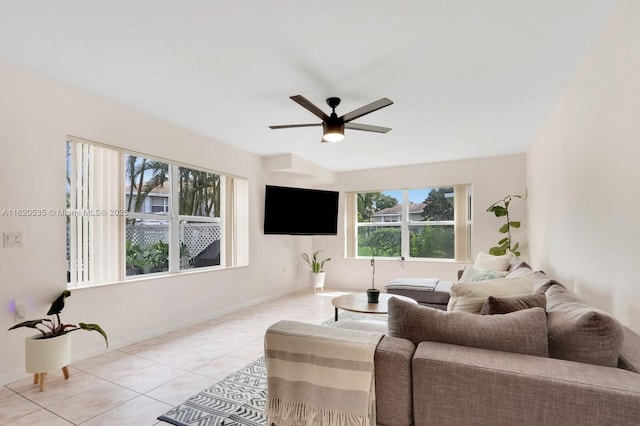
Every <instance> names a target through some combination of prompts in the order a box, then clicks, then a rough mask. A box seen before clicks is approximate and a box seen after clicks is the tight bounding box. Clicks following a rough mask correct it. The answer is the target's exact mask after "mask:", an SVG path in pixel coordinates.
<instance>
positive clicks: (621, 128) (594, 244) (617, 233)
mask: <svg viewBox="0 0 640 426" xmlns="http://www.w3.org/2000/svg"><path fill="white" fill-rule="evenodd" d="M639 22H640V2H638V1H636V0H621V1H620V2H619V3H618V5H617V7H616V9H615V11H614V13H613V14H612V16H611V18H610V20H609V21H608V23H607V24H606V26H605V28H604V29H603V32H602V34H601V36H600V38H599V39H598V41H597V43H596V44H595V45H594V47H593V48H592V49H591V51H590V52H589V55H588V57H587V58H586V60H585V62H584V64H583V65H582V66H581V67H580V69H579V70H578V72H577V75H576V78H575V80H574V81H573V83H572V84H571V86H570V87H569V88H568V90H567V91H566V93H565V94H564V96H563V97H562V99H561V100H560V101H559V102H558V104H557V106H556V108H555V109H554V111H553V113H552V114H551V116H550V117H549V119H548V122H547V123H546V125H545V126H544V127H543V129H542V131H541V132H540V134H539V136H538V138H537V140H536V142H535V144H534V145H533V146H532V148H531V149H530V150H529V153H528V156H527V170H528V182H529V198H530V199H529V204H528V208H529V212H528V216H529V220H530V226H529V232H530V235H531V236H530V241H531V259H532V261H533V263H534V264H535V265H538V266H540V267H541V268H542V269H545V270H546V271H547V273H550V274H552V275H554V276H556V277H558V278H559V279H560V280H561V281H562V282H563V283H565V284H567V285H568V286H569V287H573V289H574V290H575V291H576V292H577V293H578V294H580V295H581V296H582V297H583V298H584V299H585V300H586V301H588V302H590V303H592V304H594V305H596V306H598V307H600V308H602V309H604V310H606V311H608V312H610V313H613V314H614V315H615V316H616V317H617V318H619V319H620V320H621V321H622V322H623V323H625V324H627V325H629V326H631V328H633V329H634V330H635V331H640V281H639V280H638V276H637V274H638V268H637V264H638V261H639V260H640V214H639V212H640V167H639V166H640V25H638V23H639Z"/></svg>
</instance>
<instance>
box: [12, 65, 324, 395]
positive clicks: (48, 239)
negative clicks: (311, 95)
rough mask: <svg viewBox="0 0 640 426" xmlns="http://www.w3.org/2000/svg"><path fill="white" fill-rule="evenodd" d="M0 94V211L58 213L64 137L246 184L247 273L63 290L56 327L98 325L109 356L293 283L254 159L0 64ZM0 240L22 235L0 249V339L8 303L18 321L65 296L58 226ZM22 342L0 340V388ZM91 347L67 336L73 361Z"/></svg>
mask: <svg viewBox="0 0 640 426" xmlns="http://www.w3.org/2000/svg"><path fill="white" fill-rule="evenodd" d="M0 94H1V95H0V144H1V150H2V154H1V155H0V173H1V175H0V176H1V180H0V191H1V192H0V211H2V210H3V209H12V208H13V209H17V208H44V209H50V208H60V209H62V208H64V207H65V142H66V137H67V135H74V136H78V137H82V138H86V139H89V140H94V141H98V142H102V143H106V144H111V145H116V146H119V147H122V148H127V149H131V150H135V151H139V152H142V153H150V154H154V155H157V156H159V157H162V158H167V159H170V160H176V161H180V162H183V163H187V164H192V165H195V166H201V167H204V168H208V169H213V170H216V171H220V172H223V173H229V174H234V175H238V176H244V177H247V178H248V179H249V185H250V200H249V203H250V266H249V267H242V268H234V269H229V270H223V271H212V272H197V273H191V274H181V275H175V276H170V277H165V278H161V279H148V280H143V281H140V282H136V283H127V284H123V285H115V286H105V287H96V288H87V289H81V290H77V291H73V294H72V297H71V298H70V299H69V300H68V303H67V307H66V309H65V311H64V312H63V314H64V316H63V319H64V320H66V321H67V322H78V321H83V322H95V323H98V324H100V325H102V326H103V328H104V329H105V330H106V331H107V333H108V334H109V338H110V342H111V348H117V347H120V346H123V345H125V344H128V343H131V342H134V341H137V340H141V339H143V338H147V337H151V336H153V335H157V334H159V333H161V332H163V331H168V330H171V329H174V328H178V327H180V326H183V325H186V324H189V323H192V322H195V321H198V320H202V319H204V318H208V317H212V316H216V315H220V314H221V313H223V312H225V311H229V310H233V309H236V308H238V307H240V306H243V305H246V304H251V303H256V302H257V301H260V300H265V299H268V298H272V297H275V296H279V295H282V294H286V293H290V292H292V291H296V290H298V289H299V288H301V287H300V285H304V283H303V284H298V283H297V281H296V279H297V274H296V272H297V271H296V268H295V265H296V262H297V259H296V257H297V256H298V253H299V252H300V247H299V246H300V244H305V240H294V239H292V238H290V237H279V236H265V235H263V234H262V217H263V206H264V185H265V183H269V182H268V181H269V180H270V179H272V178H271V177H270V176H268V175H267V174H266V173H265V172H264V171H263V167H262V159H261V158H260V157H258V156H255V155H252V154H248V153H246V152H243V151H240V150H237V149H235V148H233V147H230V146H228V145H225V144H222V143H219V142H217V141H214V140H212V139H209V138H206V137H203V136H200V135H198V134H195V133H192V132H189V131H186V130H183V129H180V128H177V127H175V126H172V125H169V124H167V123H164V122H162V121H159V120H157V119H153V118H151V117H149V116H146V115H144V114H141V113H139V112H136V111H133V110H130V109H128V108H124V107H122V106H118V105H115V104H113V103H110V102H106V101H104V100H101V99H98V98H96V97H94V96H91V95H88V94H86V93H83V92H80V91H77V90H73V89H70V88H68V87H65V86H62V85H60V84H57V83H55V82H53V81H49V80H45V79H42V78H39V77H37V76H34V75H32V74H30V73H28V72H25V71H22V70H19V69H16V68H14V67H12V66H9V65H7V64H3V63H0ZM285 182H286V180H285ZM8 231H20V232H23V233H24V241H25V244H24V247H23V248H2V247H0V271H1V272H0V274H1V278H0V330H7V328H9V327H10V326H11V325H13V324H14V323H15V322H14V315H13V312H12V310H11V309H12V301H13V300H14V299H15V298H24V299H26V300H27V302H28V307H29V315H28V317H29V319H32V318H42V317H44V316H45V315H44V314H45V313H46V311H47V309H48V307H49V305H50V302H51V301H52V300H53V299H54V298H55V296H57V295H58V294H59V293H60V292H61V291H62V290H63V289H64V288H65V287H66V261H65V250H64V247H65V238H66V236H65V219H64V217H51V216H48V217H11V216H0V232H8ZM307 244H310V242H308V243H307ZM328 315H330V313H328ZM31 334H34V333H33V330H27V329H21V330H15V331H11V332H6V331H2V332H0V383H8V382H10V381H12V380H15V379H18V378H19V377H22V375H23V374H24V361H23V356H24V355H23V353H24V349H23V347H24V343H23V340H24V338H25V337H26V336H28V335H31ZM100 340H101V338H100V336H99V335H98V334H97V333H95V334H94V333H87V332H77V333H75V334H74V339H73V341H74V347H73V352H74V358H75V359H79V358H83V357H86V356H89V355H93V354H96V353H100V352H102V351H104V343H103V342H101V341H100Z"/></svg>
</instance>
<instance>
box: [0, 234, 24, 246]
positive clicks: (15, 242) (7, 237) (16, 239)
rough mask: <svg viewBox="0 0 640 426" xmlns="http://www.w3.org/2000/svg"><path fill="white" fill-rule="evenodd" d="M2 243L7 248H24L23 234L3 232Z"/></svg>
mask: <svg viewBox="0 0 640 426" xmlns="http://www.w3.org/2000/svg"><path fill="white" fill-rule="evenodd" d="M2 243H3V245H4V247H6V248H18V247H22V246H23V234H22V232H3V233H2Z"/></svg>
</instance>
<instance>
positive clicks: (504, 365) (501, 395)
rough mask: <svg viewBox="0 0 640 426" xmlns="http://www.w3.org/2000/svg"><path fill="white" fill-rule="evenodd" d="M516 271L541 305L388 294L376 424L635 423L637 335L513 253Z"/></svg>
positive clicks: (639, 364)
mask: <svg viewBox="0 0 640 426" xmlns="http://www.w3.org/2000/svg"><path fill="white" fill-rule="evenodd" d="M524 276H529V277H531V279H532V280H533V282H534V285H535V291H536V293H544V294H545V298H544V299H543V300H545V303H546V309H545V308H542V307H533V308H530V309H521V310H519V311H516V312H512V313H507V314H503V315H479V314H472V313H466V312H462V313H456V312H443V311H441V310H437V309H433V308H429V307H424V306H419V305H415V304H410V303H406V302H402V301H400V300H399V299H392V300H390V302H389V321H388V333H387V335H385V336H384V337H383V338H382V340H381V341H380V343H379V345H378V347H377V349H376V353H375V379H376V407H377V423H378V425H384V426H402V425H416V426H421V425H439V426H446V425H456V426H459V425H563V426H565V425H640V336H639V335H638V334H636V333H634V332H633V331H631V330H630V329H628V328H626V327H624V326H622V325H621V324H620V323H619V322H618V321H617V320H616V319H615V318H613V317H611V316H610V315H608V314H606V313H604V312H602V311H600V310H598V309H596V308H593V307H591V306H588V305H586V304H584V302H582V301H581V300H580V299H579V298H577V297H576V296H575V295H574V294H572V293H571V292H569V291H568V290H567V289H566V288H565V287H564V286H563V285H562V284H561V283H559V282H557V281H554V280H552V279H550V278H549V277H547V276H546V275H545V274H544V273H543V272H541V271H533V270H532V269H531V268H530V267H529V266H528V265H527V264H526V263H524V262H521V261H518V260H516V261H514V262H512V264H511V265H510V270H509V275H507V278H508V277H524ZM451 314H455V315H451ZM341 326H343V327H344V326H347V327H348V324H341ZM496 348H497V350H496Z"/></svg>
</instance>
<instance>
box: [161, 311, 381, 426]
mask: <svg viewBox="0 0 640 426" xmlns="http://www.w3.org/2000/svg"><path fill="white" fill-rule="evenodd" d="M338 318H339V320H372V319H373V320H386V319H387V316H386V315H368V314H358V313H353V312H346V311H340V314H339V316H338ZM333 322H334V321H333V318H331V319H328V320H326V321H325V322H323V323H322V324H323V325H328V324H331V323H333ZM266 400H267V370H266V368H265V366H264V357H260V358H258V359H257V360H255V361H253V362H251V363H249V364H248V365H246V366H245V367H243V368H241V369H240V370H238V371H236V372H234V373H232V374H229V375H228V376H227V377H225V378H224V379H223V380H220V381H219V382H217V383H215V384H214V385H212V386H210V387H208V388H207V389H205V390H203V391H201V392H200V393H198V394H197V395H194V396H192V397H191V398H189V399H188V400H186V401H185V402H183V403H182V404H180V405H178V406H177V407H175V408H173V409H172V410H170V411H169V412H167V413H166V414H164V415H162V416H160V417H158V420H162V421H164V422H167V423H171V424H173V425H176V426H195V425H197V426H223V425H224V426H231V425H233V426H239V425H243V426H266V424H267V418H266V416H265V415H264V408H265V404H266Z"/></svg>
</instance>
